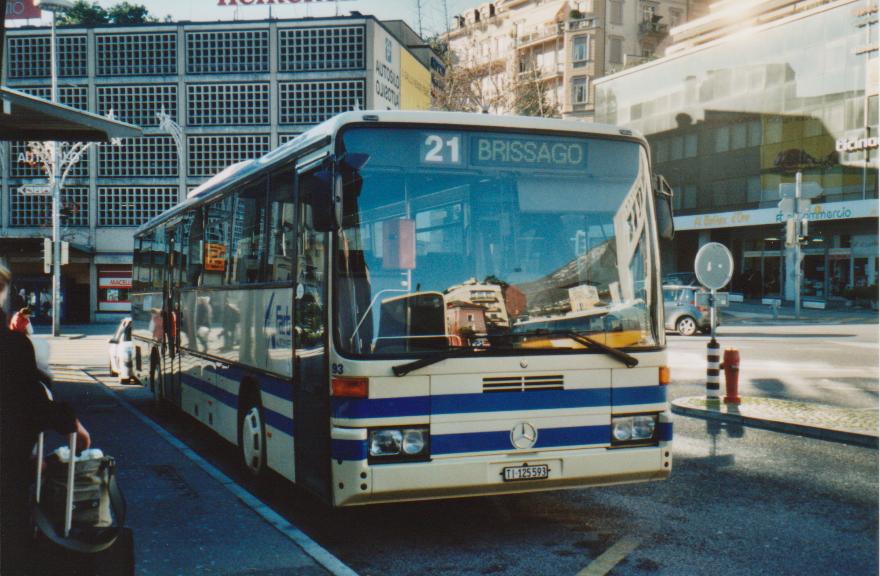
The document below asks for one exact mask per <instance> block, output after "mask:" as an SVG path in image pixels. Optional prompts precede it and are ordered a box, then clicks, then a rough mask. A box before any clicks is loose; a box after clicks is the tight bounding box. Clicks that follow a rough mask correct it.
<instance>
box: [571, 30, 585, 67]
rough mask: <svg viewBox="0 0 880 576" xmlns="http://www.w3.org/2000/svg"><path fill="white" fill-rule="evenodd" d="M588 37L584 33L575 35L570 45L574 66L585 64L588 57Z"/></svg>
mask: <svg viewBox="0 0 880 576" xmlns="http://www.w3.org/2000/svg"><path fill="white" fill-rule="evenodd" d="M589 46H590V38H589V37H588V36H586V35H581V36H575V37H574V43H573V45H572V54H571V59H572V61H573V63H574V67H575V68H582V67H584V66H586V65H587V60H589V58H590V48H589Z"/></svg>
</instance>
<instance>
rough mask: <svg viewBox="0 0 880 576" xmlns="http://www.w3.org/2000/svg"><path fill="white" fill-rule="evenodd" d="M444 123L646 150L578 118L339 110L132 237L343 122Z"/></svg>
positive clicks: (624, 133)
mask: <svg viewBox="0 0 880 576" xmlns="http://www.w3.org/2000/svg"><path fill="white" fill-rule="evenodd" d="M365 122H367V123H374V122H375V123H377V124H441V125H442V124H449V125H457V126H469V127H475V128H481V127H482V128H508V129H521V130H546V131H551V132H571V133H572V134H582V135H595V136H612V137H617V138H621V137H623V138H629V139H633V140H636V141H639V142H641V143H642V144H644V145H645V146H646V147H647V142H646V141H645V138H644V136H642V134H641V133H639V132H638V131H636V130H629V129H622V128H618V127H617V126H612V125H609V124H596V123H592V122H582V121H579V120H559V119H556V118H538V117H535V116H499V115H495V114H478V113H474V112H439V111H420V110H360V111H355V112H343V113H342V114H339V115H337V116H334V117H333V118H330V119H329V120H326V121H324V122H322V123H321V124H318V125H317V126H315V127H313V128H311V129H309V130H308V131H306V132H303V133H302V134H300V135H299V136H297V137H296V138H293V139H291V140H289V141H287V142H285V143H284V144H282V145H281V146H279V147H278V148H275V149H274V150H272V151H270V152H268V153H266V154H265V155H263V156H262V157H260V158H257V159H254V160H245V161H243V162H239V163H237V164H233V165H232V166H229V167H227V168H226V169H224V170H222V171H221V172H219V173H217V174H216V175H215V176H213V177H211V178H210V179H208V180H207V181H205V182H204V183H202V184H201V185H200V186H198V187H197V188H195V189H193V190H192V191H191V192H190V193H189V194H188V196H187V199H186V200H184V201H183V202H181V203H180V204H178V205H177V206H175V207H173V208H170V209H169V210H166V211H165V212H163V213H162V214H159V215H158V216H156V217H154V218H151V219H150V220H149V221H147V222H146V223H144V224H143V225H141V227H140V228H138V229H137V231H136V232H135V235H138V234H141V233H142V232H143V231H145V230H148V229H150V228H153V227H154V226H156V225H158V224H161V223H162V222H164V221H167V220H170V219H172V218H174V217H175V216H177V215H178V214H181V213H183V212H185V211H186V210H187V209H188V208H190V207H192V206H196V205H198V204H201V203H204V202H206V201H208V200H209V199H211V198H213V197H215V196H218V195H220V194H222V193H223V191H225V190H227V189H229V188H230V187H232V186H234V185H235V184H236V183H238V182H242V181H244V180H246V179H248V178H249V177H251V176H253V175H254V174H257V173H259V172H262V171H264V170H265V169H268V168H271V167H272V166H275V165H278V164H281V163H283V162H285V161H287V160H289V159H291V158H292V157H295V156H296V154H297V152H298V151H300V150H302V149H304V148H308V147H310V146H313V145H315V144H317V143H319V142H322V141H324V140H326V139H328V138H330V139H332V138H333V137H334V136H335V135H336V133H337V132H338V131H339V130H340V129H342V128H343V127H344V126H346V125H348V124H361V123H365Z"/></svg>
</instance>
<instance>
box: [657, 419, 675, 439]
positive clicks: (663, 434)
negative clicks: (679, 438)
mask: <svg viewBox="0 0 880 576" xmlns="http://www.w3.org/2000/svg"><path fill="white" fill-rule="evenodd" d="M657 440H660V441H661V442H669V441H671V440H672V422H660V426H659V427H658V428H657Z"/></svg>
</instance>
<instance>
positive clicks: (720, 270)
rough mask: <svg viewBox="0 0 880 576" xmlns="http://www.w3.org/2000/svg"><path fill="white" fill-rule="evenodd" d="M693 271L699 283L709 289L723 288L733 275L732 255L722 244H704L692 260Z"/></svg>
mask: <svg viewBox="0 0 880 576" xmlns="http://www.w3.org/2000/svg"><path fill="white" fill-rule="evenodd" d="M694 272H696V274H697V280H699V281H700V284H702V285H703V286H705V287H706V288H708V289H709V290H720V289H721V288H724V287H725V286H726V285H727V283H728V282H730V278H731V277H732V276H733V256H732V255H731V254H730V250H728V249H727V246H725V245H724V244H719V243H718V242H709V243H708V244H705V245H704V246H703V247H702V248H700V251H699V252H697V257H696V259H695V260H694Z"/></svg>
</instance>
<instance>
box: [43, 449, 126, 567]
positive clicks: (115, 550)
mask: <svg viewBox="0 0 880 576" xmlns="http://www.w3.org/2000/svg"><path fill="white" fill-rule="evenodd" d="M42 440H43V438H42V435H41V436H40V442H39V444H38V456H39V457H38V458H37V486H36V500H37V502H36V505H35V506H34V522H35V524H36V540H35V543H34V555H33V558H34V564H33V568H32V573H33V574H39V575H40V576H44V575H45V576H53V575H58V576H61V575H64V576H87V575H88V576H92V575H98V576H117V575H118V576H128V575H131V576H133V575H134V535H133V533H132V531H131V530H130V529H128V528H125V527H124V524H125V500H124V498H123V497H122V493H121V492H120V491H119V486H118V485H117V484H116V463H115V461H114V460H113V458H109V457H105V458H101V459H100V460H96V461H85V462H76V459H75V458H72V457H71V458H70V459H69V464H68V465H67V466H63V468H66V470H62V469H61V467H60V466H59V463H55V465H54V467H53V465H52V464H50V467H49V468H48V469H47V478H46V481H45V484H47V486H48V487H49V488H50V490H48V492H49V494H48V497H47V498H41V497H40V494H41V491H42V490H41V489H42V486H41V484H43V483H44V482H43V481H42V480H43V479H42V476H43V474H42V472H41V467H40V463H41V461H42V452H43V448H42V446H43V442H42ZM75 448H76V434H71V435H70V454H71V455H73V454H75ZM63 472H66V473H67V474H66V477H67V478H66V480H65V481H62V480H61V478H60V477H59V476H60V475H61V474H62V473H63ZM62 477H63V476H62ZM71 478H73V482H71V481H70V480H71ZM59 488H61V489H60V490H59ZM65 493H66V494H65ZM62 496H64V497H63V498H62ZM111 510H112V516H111ZM110 518H112V519H113V522H112V523H110V522H109V520H110ZM59 528H61V529H60V530H59Z"/></svg>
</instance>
